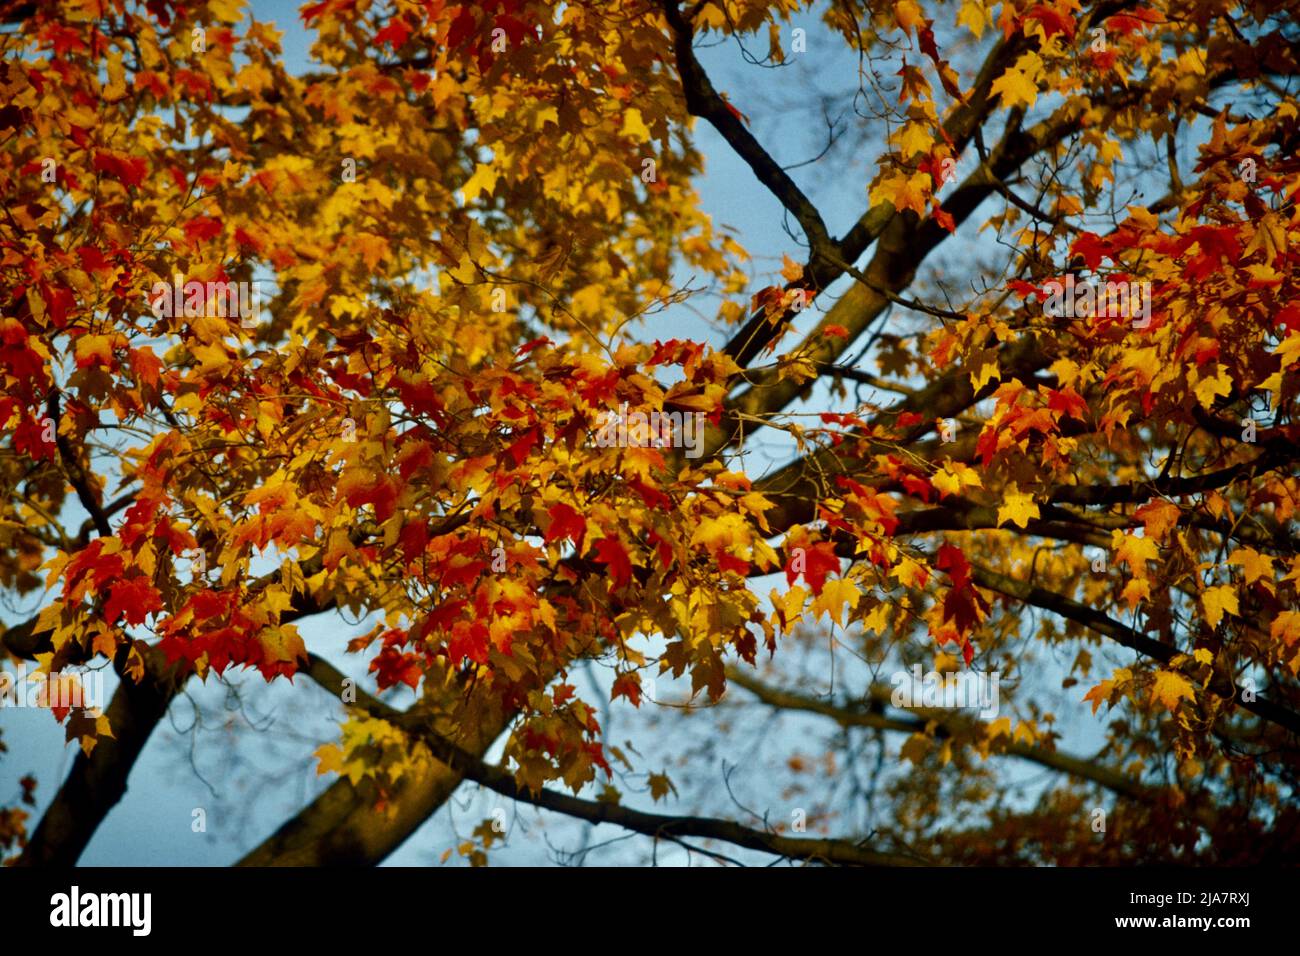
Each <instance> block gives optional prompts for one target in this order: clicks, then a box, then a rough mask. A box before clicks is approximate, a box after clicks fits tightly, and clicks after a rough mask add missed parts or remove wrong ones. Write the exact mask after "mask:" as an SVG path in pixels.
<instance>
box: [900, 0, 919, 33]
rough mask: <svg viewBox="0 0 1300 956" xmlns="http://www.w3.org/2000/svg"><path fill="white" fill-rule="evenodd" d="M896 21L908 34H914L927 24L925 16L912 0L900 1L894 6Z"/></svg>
mask: <svg viewBox="0 0 1300 956" xmlns="http://www.w3.org/2000/svg"><path fill="white" fill-rule="evenodd" d="M894 19H895V20H896V21H898V25H899V26H900V27H902V28H903V29H904V30H906V31H907V32H908V33H914V32H915V30H916V28H917V27H919V26H923V25H924V24H925V14H923V13H922V12H921V8H920V7H918V6H917V5H916V4H915V3H913V2H912V0H898V3H896V4H894Z"/></svg>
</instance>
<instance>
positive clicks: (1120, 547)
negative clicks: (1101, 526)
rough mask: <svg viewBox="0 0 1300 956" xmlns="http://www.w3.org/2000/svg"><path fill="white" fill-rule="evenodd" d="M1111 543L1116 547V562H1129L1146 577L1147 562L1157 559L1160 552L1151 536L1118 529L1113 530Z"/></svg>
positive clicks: (1137, 573)
mask: <svg viewBox="0 0 1300 956" xmlns="http://www.w3.org/2000/svg"><path fill="white" fill-rule="evenodd" d="M1111 544H1112V546H1114V547H1115V563H1116V564H1127V565H1128V567H1129V570H1130V571H1132V572H1133V573H1134V574H1136V575H1137V576H1138V577H1146V574H1147V562H1148V561H1155V560H1156V556H1157V555H1158V554H1159V551H1158V550H1157V548H1156V543H1155V542H1154V541H1152V540H1151V539H1150V538H1145V537H1142V538H1140V537H1138V536H1137V535H1135V534H1125V533H1124V532H1122V531H1118V530H1117V531H1113V532H1111Z"/></svg>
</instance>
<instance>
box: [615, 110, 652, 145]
mask: <svg viewBox="0 0 1300 956" xmlns="http://www.w3.org/2000/svg"><path fill="white" fill-rule="evenodd" d="M620 135H623V136H630V137H632V138H633V139H635V140H636V141H637V142H638V143H645V142H649V140H650V130H649V128H648V127H647V126H646V125H645V120H643V119H642V118H641V111H640V110H639V109H636V108H635V107H633V108H631V109H629V110H628V111H627V112H625V113H624V114H623V129H622V131H621V133H620Z"/></svg>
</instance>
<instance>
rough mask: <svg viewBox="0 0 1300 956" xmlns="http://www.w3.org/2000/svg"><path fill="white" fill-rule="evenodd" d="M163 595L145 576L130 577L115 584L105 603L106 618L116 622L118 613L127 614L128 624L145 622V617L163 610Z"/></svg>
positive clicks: (110, 621)
mask: <svg viewBox="0 0 1300 956" xmlns="http://www.w3.org/2000/svg"><path fill="white" fill-rule="evenodd" d="M162 606H163V603H162V595H160V594H159V593H158V589H157V588H155V587H154V586H153V585H152V584H150V583H149V581H148V579H146V578H145V577H143V576H138V577H134V578H128V579H127V580H125V581H119V582H118V583H117V584H114V585H113V588H112V590H111V591H110V592H109V596H108V600H107V601H106V602H105V603H104V618H105V619H106V620H107V621H108V623H110V624H113V623H116V621H117V618H118V615H119V614H121V615H125V617H126V623H127V624H143V623H144V619H145V618H146V617H147V616H148V615H149V614H152V613H154V612H155V611H161V610H162Z"/></svg>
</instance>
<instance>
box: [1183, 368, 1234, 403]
mask: <svg viewBox="0 0 1300 956" xmlns="http://www.w3.org/2000/svg"><path fill="white" fill-rule="evenodd" d="M1192 390H1193V391H1194V392H1195V393H1196V400H1197V401H1198V402H1200V403H1201V407H1202V408H1209V407H1210V406H1211V405H1213V404H1214V399H1215V396H1218V395H1227V394H1228V393H1229V392H1231V391H1232V379H1230V378H1228V374H1227V373H1226V372H1224V371H1222V370H1220V371H1219V373H1218V374H1217V375H1215V376H1214V377H1213V378H1205V379H1201V381H1199V382H1197V383H1196V386H1195V388H1193V389H1192Z"/></svg>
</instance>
